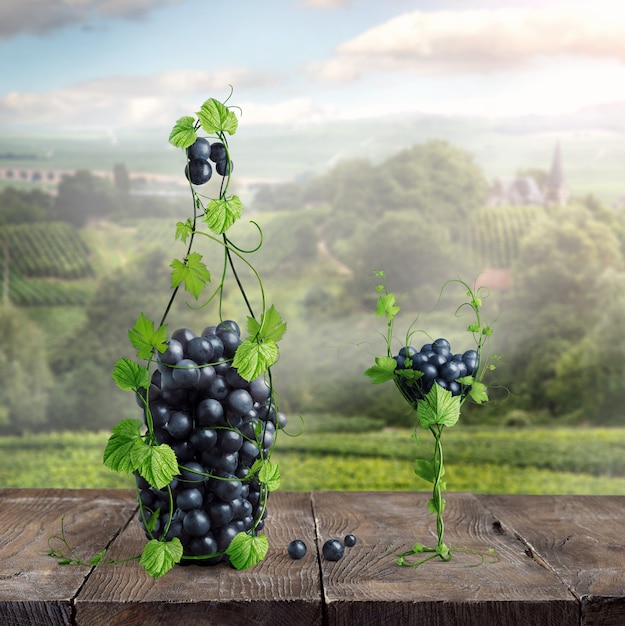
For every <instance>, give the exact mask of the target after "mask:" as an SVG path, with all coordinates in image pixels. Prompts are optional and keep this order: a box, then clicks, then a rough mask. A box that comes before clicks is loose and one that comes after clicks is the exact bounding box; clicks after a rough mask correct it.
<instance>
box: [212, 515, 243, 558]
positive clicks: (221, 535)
mask: <svg viewBox="0 0 625 626" xmlns="http://www.w3.org/2000/svg"><path fill="white" fill-rule="evenodd" d="M238 533H239V529H238V528H237V527H236V526H234V525H233V524H232V522H230V523H229V524H226V525H225V526H222V527H221V528H219V529H218V530H217V531H216V533H215V539H216V540H217V549H218V550H220V551H221V550H225V549H226V548H227V547H228V546H229V545H230V542H231V541H232V540H233V539H234V537H235V536H236V535H237V534H238Z"/></svg>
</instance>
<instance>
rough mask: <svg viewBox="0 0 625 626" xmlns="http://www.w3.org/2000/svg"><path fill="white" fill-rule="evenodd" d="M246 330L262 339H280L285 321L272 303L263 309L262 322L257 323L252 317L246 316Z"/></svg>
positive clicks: (284, 329)
mask: <svg viewBox="0 0 625 626" xmlns="http://www.w3.org/2000/svg"><path fill="white" fill-rule="evenodd" d="M247 332H248V333H249V334H250V335H251V336H252V337H254V338H257V339H260V340H263V341H280V339H282V337H283V336H284V333H285V332H286V322H285V321H284V320H283V319H282V317H281V316H280V313H278V311H277V310H276V308H275V307H274V306H273V304H272V305H271V307H269V309H268V310H267V311H265V314H264V315H263V319H262V323H260V324H259V323H258V321H257V320H255V319H254V318H253V317H248V318H247Z"/></svg>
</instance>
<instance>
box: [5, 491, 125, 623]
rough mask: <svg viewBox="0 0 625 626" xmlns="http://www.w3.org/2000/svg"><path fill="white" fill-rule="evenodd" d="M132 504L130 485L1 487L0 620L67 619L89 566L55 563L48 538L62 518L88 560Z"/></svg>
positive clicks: (114, 531) (119, 525) (70, 537)
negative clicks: (112, 487) (116, 487)
mask: <svg viewBox="0 0 625 626" xmlns="http://www.w3.org/2000/svg"><path fill="white" fill-rule="evenodd" d="M135 509H136V501H135V500H134V492H132V491H128V490H44V489H2V490H0V515H1V520H2V521H1V525H0V528H1V530H0V533H1V535H0V580H1V581H2V583H1V584H0V624H2V625H3V626H33V625H34V624H36V625H37V626H44V625H47V624H50V625H54V626H58V625H59V624H70V623H71V620H72V611H73V608H72V601H73V597H74V596H75V595H76V593H77V592H78V589H80V587H81V586H82V585H83V583H84V581H85V578H86V577H87V575H88V574H89V571H90V568H88V567H70V566H67V567H63V566H59V565H57V562H56V561H55V560H54V559H53V558H50V557H49V556H47V553H48V552H49V550H50V548H49V546H48V538H49V537H50V536H52V535H55V534H58V533H59V532H60V530H61V518H63V517H64V518H65V522H64V524H65V532H66V535H67V538H68V541H69V542H70V544H71V545H72V547H73V548H74V549H75V550H76V552H77V554H79V555H80V556H81V557H82V558H85V559H89V558H91V557H92V556H93V555H94V554H96V553H97V552H99V551H100V550H102V549H103V548H105V547H106V545H107V544H108V543H109V542H110V541H111V540H112V538H113V537H114V536H115V534H117V533H118V532H119V531H120V530H121V528H122V527H123V525H124V524H125V523H126V522H127V520H128V519H129V517H130V516H131V515H132V514H133V511H134V510H135ZM56 545H58V544H55V546H56Z"/></svg>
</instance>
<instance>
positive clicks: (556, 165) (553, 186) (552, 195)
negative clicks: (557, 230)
mask: <svg viewBox="0 0 625 626" xmlns="http://www.w3.org/2000/svg"><path fill="white" fill-rule="evenodd" d="M568 198H569V192H568V189H567V186H566V181H565V180H564V170H563V169H562V154H561V152H560V142H559V141H558V142H556V147H555V149H554V152H553V160H552V162H551V170H550V171H549V176H548V178H547V188H546V189H545V200H546V202H547V204H552V205H553V204H555V205H556V206H564V205H565V204H566V203H567V201H568Z"/></svg>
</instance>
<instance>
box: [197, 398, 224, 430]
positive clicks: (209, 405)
mask: <svg viewBox="0 0 625 626" xmlns="http://www.w3.org/2000/svg"><path fill="white" fill-rule="evenodd" d="M195 417H196V419H197V422H198V424H199V425H200V426H218V425H221V424H223V423H224V419H223V418H224V408H223V406H222V404H221V402H219V400H217V399H216V398H205V399H204V400H202V401H201V402H200V403H199V404H198V405H197V409H196V413H195Z"/></svg>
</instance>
